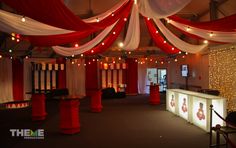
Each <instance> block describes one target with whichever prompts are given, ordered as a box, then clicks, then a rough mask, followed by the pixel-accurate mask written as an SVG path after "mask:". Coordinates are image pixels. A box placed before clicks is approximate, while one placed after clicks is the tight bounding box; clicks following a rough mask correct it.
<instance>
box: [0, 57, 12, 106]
mask: <svg viewBox="0 0 236 148" xmlns="http://www.w3.org/2000/svg"><path fill="white" fill-rule="evenodd" d="M0 71H1V72H0V103H5V102H10V101H13V90H12V89H13V88H12V87H13V84H12V61H11V60H10V59H8V58H2V59H0Z"/></svg>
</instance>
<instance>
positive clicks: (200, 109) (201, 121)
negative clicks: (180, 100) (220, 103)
mask: <svg viewBox="0 0 236 148" xmlns="http://www.w3.org/2000/svg"><path fill="white" fill-rule="evenodd" d="M208 110H209V109H207V103H206V99H203V98H199V97H193V112H192V118H193V124H195V125H197V126H199V127H201V128H202V129H206V128H207V120H206V118H207V113H208Z"/></svg>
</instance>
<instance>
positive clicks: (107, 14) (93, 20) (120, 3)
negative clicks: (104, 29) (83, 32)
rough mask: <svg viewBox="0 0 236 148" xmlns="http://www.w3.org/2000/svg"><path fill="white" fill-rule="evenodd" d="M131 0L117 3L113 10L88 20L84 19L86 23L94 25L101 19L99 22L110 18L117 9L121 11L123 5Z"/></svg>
mask: <svg viewBox="0 0 236 148" xmlns="http://www.w3.org/2000/svg"><path fill="white" fill-rule="evenodd" d="M128 1H129V0H121V1H120V2H119V3H117V4H116V5H115V6H113V7H112V8H111V9H109V10H107V11H106V12H104V13H102V14H99V15H96V16H93V17H90V18H87V19H83V21H84V22H86V23H93V22H96V21H97V19H99V21H101V20H103V19H105V18H106V17H108V16H109V15H111V14H112V13H113V12H115V11H116V10H117V9H119V8H120V7H121V6H122V5H124V4H125V3H127V2H128Z"/></svg>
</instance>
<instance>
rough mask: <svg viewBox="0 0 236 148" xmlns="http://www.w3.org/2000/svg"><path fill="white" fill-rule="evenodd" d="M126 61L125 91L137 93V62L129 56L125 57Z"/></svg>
mask: <svg viewBox="0 0 236 148" xmlns="http://www.w3.org/2000/svg"><path fill="white" fill-rule="evenodd" d="M126 63H127V70H126V84H127V87H126V93H127V94H138V63H137V62H135V59H131V58H128V59H126Z"/></svg>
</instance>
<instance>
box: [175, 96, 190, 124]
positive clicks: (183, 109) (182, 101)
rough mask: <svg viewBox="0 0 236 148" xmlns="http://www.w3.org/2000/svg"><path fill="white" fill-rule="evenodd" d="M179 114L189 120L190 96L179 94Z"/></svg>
mask: <svg viewBox="0 0 236 148" xmlns="http://www.w3.org/2000/svg"><path fill="white" fill-rule="evenodd" d="M178 100H179V103H178V105H179V107H178V108H179V115H180V116H181V117H182V118H184V119H186V120H188V110H189V105H188V104H189V101H188V96H187V95H185V94H179V99H178Z"/></svg>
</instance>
